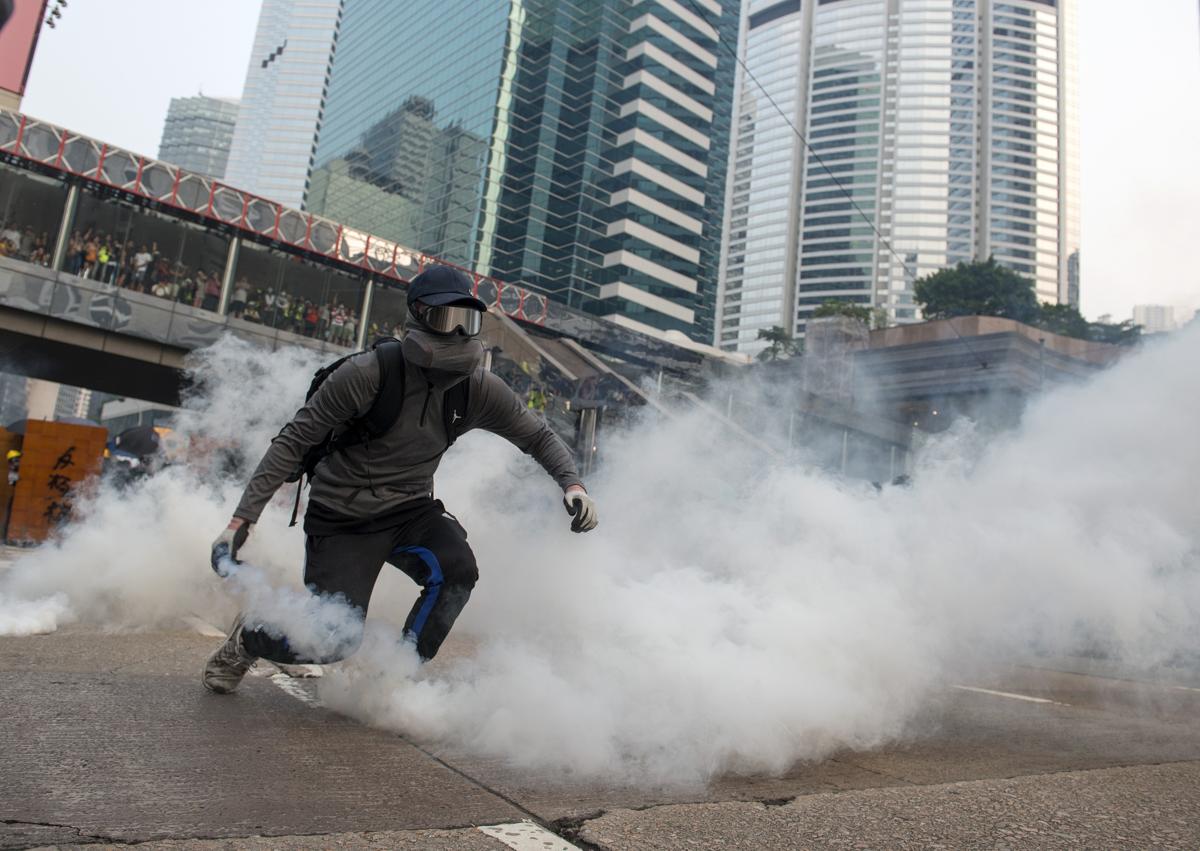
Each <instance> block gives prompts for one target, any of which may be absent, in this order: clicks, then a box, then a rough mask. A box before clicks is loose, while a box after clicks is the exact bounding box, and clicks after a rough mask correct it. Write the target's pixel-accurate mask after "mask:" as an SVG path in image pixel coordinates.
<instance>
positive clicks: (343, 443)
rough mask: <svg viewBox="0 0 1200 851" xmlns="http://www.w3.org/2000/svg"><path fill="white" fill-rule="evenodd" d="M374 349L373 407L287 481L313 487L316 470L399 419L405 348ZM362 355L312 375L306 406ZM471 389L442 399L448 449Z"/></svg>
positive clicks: (458, 388)
mask: <svg viewBox="0 0 1200 851" xmlns="http://www.w3.org/2000/svg"><path fill="white" fill-rule="evenodd" d="M371 350H372V351H374V352H375V356H376V358H378V360H379V392H378V393H377V394H376V395H375V401H374V402H372V403H371V407H370V408H369V409H368V410H367V412H366V413H365V414H363V415H362V416H361V417H357V418H355V419H353V420H350V422H348V423H347V424H346V429H345V430H344V431H342V432H341V433H339V434H336V435H335V434H334V432H335V431H336V429H331V430H330V432H329V433H328V434H327V435H325V439H324V440H322V441H321V442H320V443H318V444H317V445H316V446H313V447H312V448H311V449H309V450H308V451H307V452H305V453H304V457H303V458H302V459H301V460H300V466H299V467H297V468H296V470H295V472H293V473H292V474H291V475H290V476H288V477H287V479H286V480H285V481H288V482H299V481H300V480H301V479H302V478H305V477H307V479H308V483H309V484H312V477H313V471H314V470H316V469H317V465H318V464H320V463H321V461H323V460H324V459H325V458H327V457H329V456H330V455H332V454H333V453H334V452H341V451H342V450H344V449H349V448H350V447H352V446H358V445H360V444H363V443H366V442H367V441H368V440H371V439H372V438H376V437H382V436H383V435H384V434H386V433H387V432H388V431H389V430H390V429H391V427H392V426H394V425H395V424H396V420H398V419H399V418H400V409H401V408H402V407H403V406H404V391H405V372H404V351H403V347H402V345H401V343H400V341H399V340H397V339H396V338H395V337H381V338H380V339H378V340H376V341H375V343H374V344H373V345H372V346H371ZM359 354H361V352H354V353H353V354H349V355H345V356H343V357H340V358H338V359H337V360H335V361H334V362H333V363H331V364H327V365H325V366H323V367H321V368H320V369H318V370H317V371H316V372H315V373H313V380H312V383H311V384H309V385H308V392H307V393H305V394H304V401H305V403H306V404H307V403H308V402H309V401H310V400H311V399H312V397H313V396H315V395H316V392H317V390H318V389H319V388H320V387H321V385H322V384H324V383H325V379H327V378H329V376H331V375H333V373H334V372H336V371H337V369H338V368H339V367H340V366H341V365H342V364H344V363H345V362H346V361H348V360H350V358H352V357H355V356H356V355H359ZM470 389H471V382H470V380H467V381H460V382H458V383H457V384H455V385H454V386H453V387H451V388H450V389H448V390H447V391H446V392H445V395H444V397H443V404H442V417H443V421H444V423H445V426H446V436H447V439H448V440H449V443H447V444H446V448H447V449H449V448H450V447H451V446H453V445H454V441H455V440H456V439H457V438H458V434H457V433H456V429H455V428H454V423H455V419H454V415H455V412H457V411H463V412H464V413H465V412H466V410H467V404H468V403H469V401H470V398H469V393H470ZM458 419H462V417H461V416H459V417H458ZM301 487H303V486H301ZM301 487H297V488H296V505H295V507H294V508H293V509H292V520H291V522H290V523H289V524H288V525H289V526H295V525H296V517H297V516H298V515H299V513H300V490H301Z"/></svg>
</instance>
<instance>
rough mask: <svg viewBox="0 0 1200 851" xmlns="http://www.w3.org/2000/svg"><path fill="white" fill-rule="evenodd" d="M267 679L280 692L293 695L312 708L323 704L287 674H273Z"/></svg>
mask: <svg viewBox="0 0 1200 851" xmlns="http://www.w3.org/2000/svg"><path fill="white" fill-rule="evenodd" d="M267 679H268V680H270V681H271V682H272V683H274V684H275V685H276V686H277V687H278V688H279V690H280V691H282V692H284V693H285V694H289V695H291V696H292V697H294V698H296V700H302V701H304V702H305V703H307V704H308V705H310V706H320V705H321V702H320V701H319V700H317V699H316V697H314V696H313V695H311V694H309V693H308V689H306V688H305V687H304V686H302V685H300V683H298V682H296V681H295V680H294V679H292V678H291V677H289V676H288V675H287V674H273V675H272V676H270V677H267Z"/></svg>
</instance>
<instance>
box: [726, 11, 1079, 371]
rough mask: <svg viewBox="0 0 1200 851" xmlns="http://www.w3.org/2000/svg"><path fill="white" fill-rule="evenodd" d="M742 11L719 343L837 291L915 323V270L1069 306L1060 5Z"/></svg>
mask: <svg viewBox="0 0 1200 851" xmlns="http://www.w3.org/2000/svg"><path fill="white" fill-rule="evenodd" d="M746 15H747V17H746V27H745V34H744V41H743V44H742V51H743V53H742V55H743V57H744V61H745V63H746V67H747V69H748V72H747V73H745V74H742V75H741V76H740V78H739V90H738V113H737V119H736V120H737V135H736V140H735V143H734V145H735V147H734V153H733V156H732V157H731V159H732V160H733V163H734V174H733V192H732V195H731V197H730V201H729V214H728V215H729V225H728V228H727V239H728V244H727V248H726V258H727V259H726V262H725V266H724V268H723V277H722V287H721V316H720V322H719V325H720V331H719V334H718V340H717V342H718V345H720V346H721V347H722V348H726V349H731V350H740V351H754V350H755V349H758V348H761V347H762V346H763V345H764V344H763V343H762V342H758V341H756V338H757V335H758V331H759V330H760V329H763V328H769V327H771V326H781V327H784V328H787V329H789V330H790V331H792V332H793V333H796V334H803V332H804V327H805V322H806V320H807V318H808V316H809V315H810V314H811V313H812V311H813V310H815V309H816V308H817V307H818V306H819V305H820V304H822V303H823V302H825V301H828V300H831V299H837V300H842V301H849V302H853V303H856V304H862V305H867V306H872V307H881V308H884V309H885V310H886V311H887V313H888V315H889V317H890V318H891V319H892V320H893V321H899V322H905V321H913V320H915V319H917V318H918V317H917V308H916V306H915V305H914V303H913V292H912V291H913V282H914V281H915V279H916V278H919V277H921V276H923V275H926V274H928V273H930V272H933V271H936V270H937V269H940V268H943V267H945V266H951V265H954V264H956V263H958V262H962V261H969V260H972V259H983V258H986V257H989V256H994V257H995V258H996V260H997V261H999V262H1000V263H1002V264H1004V265H1005V266H1008V267H1010V268H1012V269H1015V270H1016V271H1018V272H1020V273H1021V274H1022V275H1025V276H1026V277H1028V278H1030V279H1032V280H1033V281H1034V283H1035V286H1036V289H1037V292H1038V295H1039V297H1040V298H1041V299H1043V300H1045V301H1052V302H1064V303H1067V302H1069V303H1071V304H1075V305H1077V304H1078V301H1079V202H1078V156H1077V153H1076V151H1077V121H1076V112H1075V103H1076V97H1075V43H1074V29H1075V21H1074V0H1004V2H1001V0H819V2H813V0H783V2H771V0H751V2H750V3H749V6H748V8H747V10H746ZM768 98H770V99H771V100H774V102H775V103H774V104H772V103H771V102H770V100H768ZM777 107H778V108H777ZM781 112H782V113H783V115H786V117H787V118H786V120H785V119H784V117H783V115H781ZM789 122H790V124H791V126H789ZM793 126H794V128H795V129H793ZM796 130H799V131H801V132H802V133H804V135H805V137H806V138H807V140H808V143H809V146H810V147H808V148H806V147H805V146H804V144H803V142H802V141H801V140H800V139H799V137H798V135H797V133H796Z"/></svg>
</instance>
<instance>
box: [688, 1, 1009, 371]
mask: <svg viewBox="0 0 1200 851" xmlns="http://www.w3.org/2000/svg"><path fill="white" fill-rule="evenodd" d="M687 4H688V5H689V6H691V7H692V10H693V11H694V12H695V13H696V15H698V16H699V17H700V19H701V20H703V21H706V22H707V21H708V17H707V16H706V15H705V14H704V10H703V9H701V8H700V6H699V5H697V3H696V0H687ZM710 26H711V22H710ZM713 28H714V29H716V27H713ZM716 41H717V43H718V44H719V45H721V46H722V47H723V48H725V50H726V51H727V52H728V53H729V55H730V56H732V57H733V60H734V61H735V62H737V64H738V65H739V66H741V69H742V71H743V73H745V75H746V76H747V77H749V78H750V80H752V81H753V83H754V85H755V86H757V87H758V90H759V91H760V92H761V93H762V95H763V97H765V98H766V99H767V102H768V103H770V104H771V106H773V107H775V111H776V112H778V113H779V117H780V118H782V119H783V120H784V121H785V122H786V123H787V126H788V127H790V128H791V130H792V132H793V133H795V134H796V138H797V139H799V140H800V141H801V142H802V143H803V144H804V147H805V148H807V149H808V153H809V154H811V155H812V157H813V159H814V160H816V161H817V163H818V164H819V165H820V166H821V168H823V169H825V173H826V174H827V175H829V177H830V179H832V180H833V183H834V185H835V186H836V187H837V188H838V189H839V190H841V192H842V194H843V195H845V196H846V200H847V201H849V202H850V206H852V207H853V208H854V210H855V211H856V212H857V213H858V214H859V215H860V216H861V217H862V220H863V221H864V222H866V223H867V224H868V225H870V227H871V230H873V231H874V232H875V235H876V236H877V237H879V241H880V242H881V243H883V246H884V247H885V248H887V250H888V252H889V253H891V255H892V256H893V257H895V258H896V260H897V261H898V262H899V263H900V268H901V269H903V270H904V273H905V274H906V275H907V276H908V277H909V279H910V280H912V281H914V282H915V281H916V279H917V275H916V273H915V272H914V271H913V270H912V269H910V268H909V267H908V263H906V262H905V260H904V258H903V257H902V256H901V255H900V253H899V252H897V251H896V249H895V248H893V247H892V243H891V241H890V240H888V238H887V237H886V236H884V235H883V231H881V230H880V229H879V228H878V227H877V226H876V224H875V222H874V220H872V219H871V217H870V216H868V215H867V213H866V211H865V210H863V208H862V207H860V206H859V205H858V202H857V201H855V200H854V196H853V195H852V194H851V192H850V190H848V189H847V188H846V187H845V185H844V184H843V183H842V182H841V180H839V179H838V176H837V175H836V174H834V173H833V170H832V169H830V168H829V166H828V165H826V164H825V160H824V159H822V157H821V155H820V154H819V153H817V151H816V150H815V149H814V148H813V146H812V145H810V144H809V142H808V139H807V138H805V136H804V134H803V133H801V132H800V128H799V127H797V126H796V124H795V122H793V121H792V119H790V118H789V117H788V115H787V113H786V112H784V111H783V108H782V107H780V106H779V104H778V103H776V102H775V98H773V97H771V95H770V93H769V92H768V91H767V89H766V87H765V86H763V84H762V83H760V82H759V81H758V78H757V77H755V76H754V72H753V71H751V70H750V69H749V68H748V67H747V66H746V63H745V62H744V61H743V60H742V57H740V56H738V52H737V48H736V47H730V46H729V42H727V41H724V40H722V39H720V38H718V39H717V40H716ZM735 107H736V104H735ZM872 265H873V262H872ZM789 318H790V317H789ZM947 318H948V319H949V320H951V321H950V323H949V325H950V330H951V331H953V332H954V336H956V337H958V339H959V340H960V341H962V343H963V345H965V346H966V347H967V350H968V351H970V352H971V354H972V356H974V358H975V359H976V360H977V361H979V365H980V368H981V369H987V368H988V362H987V361H986V360H985V359H983V358H982V357H980V356H979V353H978V352H976V351H975V349H974V347H973V346H972V345H971V344H970V343H969V342H967V339H966V337H964V336H963V335H962V334H960V333H958V329H957V328H955V327H954V322H953V320H954V319H956V318H957V317H953V316H951V317H947Z"/></svg>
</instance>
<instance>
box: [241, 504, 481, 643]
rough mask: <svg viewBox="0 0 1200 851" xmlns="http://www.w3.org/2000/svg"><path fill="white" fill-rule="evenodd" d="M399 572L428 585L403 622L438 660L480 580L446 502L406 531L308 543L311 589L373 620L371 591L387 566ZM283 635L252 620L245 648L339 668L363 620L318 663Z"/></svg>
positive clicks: (402, 527) (312, 538) (407, 522)
mask: <svg viewBox="0 0 1200 851" xmlns="http://www.w3.org/2000/svg"><path fill="white" fill-rule="evenodd" d="M385 562H386V563H387V564H391V565H393V566H395V567H398V568H400V570H402V571H404V573H405V574H407V575H408V576H409V578H411V579H412V580H413V581H414V582H416V583H417V584H418V585H420V586H421V595H420V596H419V597H418V598H417V602H416V603H414V604H413V607H412V611H411V612H409V613H408V619H407V620H406V621H405V622H404V634H405V637H406V638H408V639H409V640H411V641H413V642H414V643H415V644H416V647H417V653H418V654H419V655H420V656H421V658H422V659H432V658H433V657H434V656H435V655H436V654H437V652H438V648H439V647H441V646H442V642H443V641H444V640H445V638H446V635H447V634H448V633H449V632H450V627H452V626H453V625H454V621H455V619H457V618H458V614H459V612H461V611H462V609H463V606H465V605H466V604H467V600H468V599H470V597H471V589H472V588H474V587H475V581H476V580H477V579H478V578H479V571H478V569H477V568H476V566H475V554H474V553H473V552H471V547H470V546H469V545H468V544H467V533H466V530H465V529H463V527H462V526H460V525H459V523H458V521H457V520H455V519H454V518H453V517H452V516H450V515H449V514H447V513H445V509H444V508H443V506H442V503H441V502H440V501H437V500H431V501H429V503H427V508H426V509H425V510H422V511H420V512H419V513H417V514H416V515H415V516H410V517H407V518H406V519H404V520H403V521H402V522H401V523H400V524H399V525H396V526H392V527H389V528H387V529H383V530H381V531H374V532H367V533H363V534H335V535H311V534H310V535H309V536H308V540H307V543H306V544H305V561H304V584H305V585H307V586H308V589H309V590H310V591H311V592H312V593H314V594H319V595H322V596H327V597H333V596H334V595H341V596H342V597H344V598H345V601H346V602H347V603H348V604H349V605H350V606H352V607H353V608H354V609H356V610H357V612H358V614H359V615H360V616H361V618H362V619H365V618H366V615H367V605H368V603H370V601H371V591H372V589H373V588H374V587H375V580H376V578H378V576H379V571H380V570H381V569H382V568H383V565H384V563H385ZM271 632H275V633H276V634H278V630H271V629H270V628H269V627H263V626H257V627H255V625H254V624H252V623H250V622H247V623H246V630H245V632H243V633H242V644H243V646H244V647H245V649H246V651H247V652H249V653H251V654H252V655H254V656H258V657H261V658H264V659H270V660H271V661H273V662H280V663H283V664H302V663H316V664H325V663H328V662H336V661H338V660H339V659H343V658H345V657H346V656H349V655H350V654H351V653H353V652H354V651H355V650H357V649H358V644H359V642H360V641H361V639H362V622H361V620H360V621H359V626H358V631H357V635H356V636H353V640H352V641H351V642H346V641H344V640H343V641H339V644H338V646H337V647H329V648H327V649H326V650H325V651H324V652H322V653H319V654H316V658H310V657H309V656H305V655H301V654H299V653H296V652H293V651H292V649H291V647H289V645H288V640H287V637H286V636H280V637H272V635H271Z"/></svg>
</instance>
